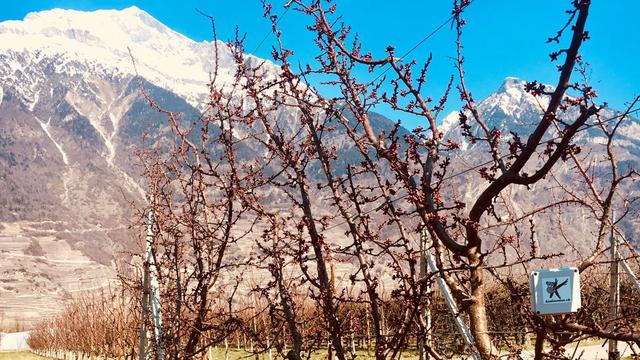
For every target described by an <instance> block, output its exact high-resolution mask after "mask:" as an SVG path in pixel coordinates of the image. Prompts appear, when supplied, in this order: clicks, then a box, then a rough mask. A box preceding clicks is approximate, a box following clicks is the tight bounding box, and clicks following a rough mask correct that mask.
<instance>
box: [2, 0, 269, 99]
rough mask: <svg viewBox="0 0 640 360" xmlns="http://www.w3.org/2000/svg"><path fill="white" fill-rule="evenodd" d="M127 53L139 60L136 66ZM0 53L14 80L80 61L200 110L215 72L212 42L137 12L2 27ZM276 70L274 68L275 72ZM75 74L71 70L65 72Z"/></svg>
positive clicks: (47, 14)
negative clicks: (44, 65)
mask: <svg viewBox="0 0 640 360" xmlns="http://www.w3.org/2000/svg"><path fill="white" fill-rule="evenodd" d="M218 45H219V46H218V49H219V53H220V59H219V65H220V73H219V75H218V78H219V79H220V81H221V83H224V84H229V83H231V81H232V79H233V78H232V77H233V71H234V69H233V66H232V63H233V58H232V56H231V54H230V53H229V49H228V48H227V46H226V45H225V44H224V43H222V42H219V43H218ZM129 50H130V51H131V54H132V55H133V58H134V59H135V68H134V62H133V61H132V58H131V56H130V54H129ZM0 52H2V53H12V54H13V55H14V59H12V60H11V61H9V62H8V65H9V66H10V67H11V69H12V70H13V72H14V76H16V75H15V74H17V72H18V71H23V70H24V68H25V67H27V66H28V62H24V61H21V59H24V58H25V57H27V58H28V57H29V56H28V55H26V54H30V55H31V56H34V57H35V58H42V57H49V58H58V59H59V62H60V64H59V65H58V66H59V67H60V68H64V67H65V66H64V65H65V64H66V63H69V62H74V61H79V62H80V63H83V64H84V65H86V66H87V67H89V68H95V70H96V71H99V72H105V71H106V72H110V73H113V74H115V75H120V76H124V75H132V74H135V71H136V69H137V71H138V74H139V75H140V76H142V77H144V78H146V79H147V80H149V81H150V82H151V83H154V84H155V85H157V86H161V87H163V88H165V89H169V90H171V91H173V92H174V93H176V94H178V95H180V96H181V97H183V98H184V99H186V100H187V101H188V102H189V103H190V104H192V105H194V106H196V107H199V106H200V105H201V104H203V103H204V102H203V101H202V100H203V97H204V96H206V92H207V82H208V80H209V73H210V71H211V69H212V64H213V54H214V47H213V43H212V42H207V41H203V42H196V41H193V40H191V39H189V38H187V37H185V36H184V35H181V34H179V33H177V32H175V31H173V30H171V29H170V28H168V27H167V26H165V25H164V24H162V23H160V22H159V21H158V20H156V19H154V18H153V17H152V16H150V15H149V14H148V13H146V12H144V11H142V10H140V9H139V8H137V7H135V6H133V7H129V8H126V9H124V10H98V11H93V12H83V11H75V10H61V9H53V10H48V11H41V12H35V13H30V14H28V15H27V16H26V17H25V19H24V20H18V21H13V20H12V21H4V22H1V23H0ZM274 69H275V68H274ZM65 70H66V71H68V72H73V69H69V68H67V69H65Z"/></svg>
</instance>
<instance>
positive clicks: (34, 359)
mask: <svg viewBox="0 0 640 360" xmlns="http://www.w3.org/2000/svg"><path fill="white" fill-rule="evenodd" d="M46 359H49V358H46V357H42V356H39V355H36V354H33V353H30V352H27V351H20V352H15V351H8V352H3V351H0V360H46Z"/></svg>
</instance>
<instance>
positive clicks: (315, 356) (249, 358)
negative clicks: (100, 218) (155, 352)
mask: <svg viewBox="0 0 640 360" xmlns="http://www.w3.org/2000/svg"><path fill="white" fill-rule="evenodd" d="M356 353H357V357H356V358H357V359H363V360H364V359H373V358H374V354H373V350H372V351H370V352H369V353H368V354H367V351H366V350H357V351H356ZM305 355H306V354H303V358H306V356H305ZM211 357H212V359H214V360H224V359H225V350H224V347H215V348H213V349H212V351H211ZM259 358H260V360H268V359H269V353H268V352H267V353H263V354H260V355H259ZM272 358H273V359H276V358H278V359H280V360H281V359H282V357H278V356H277V355H276V351H275V350H273V353H272ZM255 359H256V357H255V355H253V354H251V353H249V352H247V351H244V350H237V349H235V348H233V349H231V348H230V349H229V360H255ZM325 359H327V352H326V351H322V352H320V351H316V352H314V353H312V354H311V360H325ZM415 359H418V353H417V352H416V351H406V352H403V353H402V360H415ZM0 360H2V359H1V358H0Z"/></svg>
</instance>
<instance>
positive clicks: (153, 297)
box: [146, 196, 164, 360]
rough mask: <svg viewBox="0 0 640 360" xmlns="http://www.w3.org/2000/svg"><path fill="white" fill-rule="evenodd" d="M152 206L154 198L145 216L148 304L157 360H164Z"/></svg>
mask: <svg viewBox="0 0 640 360" xmlns="http://www.w3.org/2000/svg"><path fill="white" fill-rule="evenodd" d="M153 205H154V198H153V196H151V201H150V206H149V212H148V214H147V238H146V245H147V246H146V247H147V249H146V250H147V263H148V264H149V300H150V301H149V302H150V304H151V317H152V320H153V331H154V335H155V337H156V344H157V345H158V359H160V360H162V359H163V358H164V344H163V342H162V316H161V315H162V314H161V309H160V287H159V285H158V276H157V271H158V268H157V266H156V264H155V261H154V257H153V241H154V234H153V220H154V214H153Z"/></svg>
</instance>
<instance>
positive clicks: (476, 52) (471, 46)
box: [0, 0, 640, 127]
mask: <svg viewBox="0 0 640 360" xmlns="http://www.w3.org/2000/svg"><path fill="white" fill-rule="evenodd" d="M336 1H337V3H338V10H337V11H338V13H339V14H341V15H342V16H343V18H344V20H345V22H347V23H349V24H351V26H352V28H353V29H354V31H357V32H358V33H359V34H360V37H361V40H362V41H363V48H364V49H366V50H368V51H372V52H373V53H374V54H383V50H384V49H385V48H386V46H387V45H390V44H393V45H394V46H395V47H396V49H398V50H397V52H398V53H399V54H400V53H404V52H405V51H406V50H408V49H410V48H411V47H413V45H415V44H416V43H417V42H418V41H420V40H421V39H422V38H423V37H424V36H425V35H426V34H428V33H429V32H431V31H432V30H433V29H434V28H435V27H436V26H437V25H438V24H440V23H441V22H442V21H444V20H445V19H447V18H448V17H449V15H450V13H451V10H450V8H451V1H449V0H431V1H428V0H423V1H417V0H413V1H410V0H407V1H401V0H398V1H388V0H336ZM283 3H284V1H281V0H275V1H274V7H275V8H276V9H277V10H276V12H278V13H282V11H283V9H282V7H281V5H282V4H283ZM399 4H404V5H403V6H402V7H401V6H400V5H399ZM2 5H3V6H2V11H1V12H0V20H7V19H13V20H15V19H22V18H23V17H24V16H25V15H26V14H27V13H29V12H31V11H39V10H44V9H51V8H55V7H60V8H67V9H77V10H95V9H106V8H116V9H121V8H125V7H128V6H131V5H136V6H138V7H140V8H141V9H143V10H145V11H147V12H148V13H150V14H151V15H152V16H154V17H156V18H157V19H158V20H160V21H161V22H163V23H165V24H166V25H168V26H169V27H171V28H173V29H174V30H176V31H178V32H180V33H183V34H185V35H187V36H188V37H190V38H192V39H194V40H198V41H200V40H210V38H211V33H210V27H209V24H208V22H207V20H206V19H205V18H203V17H202V16H200V15H198V14H197V13H196V11H195V9H196V8H198V9H200V10H202V11H203V12H206V13H208V14H210V15H212V16H214V17H215V18H216V22H217V30H218V35H219V38H221V39H223V40H226V39H229V38H231V37H233V34H234V31H235V26H236V25H237V26H238V27H239V29H240V31H242V32H246V33H247V40H246V48H247V50H248V51H249V52H254V50H256V49H257V45H258V44H259V43H260V42H261V40H262V39H263V37H264V36H265V34H267V33H268V31H269V28H270V26H269V23H268V22H267V21H266V20H264V19H263V18H262V7H261V6H260V2H259V1H258V0H207V1H201V0H193V1H189V0H185V1H157V0H139V1H135V0H48V1H45V0H23V1H7V2H3V4H2ZM569 6H570V1H569V0H538V1H513V0H475V1H474V3H473V4H472V5H471V6H470V8H469V9H468V11H467V13H466V16H465V17H466V18H467V20H468V23H469V24H468V26H466V28H465V31H466V33H465V35H464V36H465V38H464V40H465V42H464V44H465V48H464V52H465V57H466V70H467V84H468V86H469V87H470V89H471V91H472V93H473V94H474V96H475V97H476V98H477V99H482V98H484V97H485V96H487V95H489V94H490V93H491V92H492V91H494V90H495V89H497V88H498V87H499V86H500V84H501V82H502V80H503V79H504V78H505V77H507V76H515V77H519V78H522V79H525V80H533V79H536V80H539V81H542V82H545V83H551V84H554V83H555V79H556V78H555V77H556V74H557V72H556V69H555V65H554V64H552V63H551V62H550V61H549V57H548V54H549V53H550V52H551V51H553V50H555V49H556V47H554V46H552V45H549V44H545V40H546V39H547V38H548V37H549V36H551V35H553V34H554V33H555V31H556V30H557V29H559V28H560V27H561V26H562V24H563V21H565V19H566V16H565V14H564V10H565V9H567V8H568V7H569ZM638 13H640V2H637V1H635V0H616V1H605V0H594V1H593V5H592V9H591V13H590V17H589V20H588V23H587V27H588V30H589V31H590V35H591V40H589V41H587V42H586V43H585V44H584V46H583V51H582V53H583V54H584V58H585V59H586V61H587V62H589V63H590V65H591V70H592V76H591V82H592V84H593V85H594V86H595V87H596V89H597V90H598V93H599V94H600V100H601V101H606V102H608V103H609V104H610V105H611V106H612V107H614V108H620V109H621V108H623V107H624V106H625V103H626V102H627V101H629V100H630V99H631V98H632V97H633V96H634V95H636V94H639V93H640V69H639V67H638V66H637V65H636V63H637V62H638V61H640V48H639V47H638V46H637V45H638V42H639V41H640V22H639V21H638ZM308 20H309V19H307V18H305V17H304V16H303V15H301V14H299V13H297V12H295V11H289V12H287V14H286V16H284V18H283V19H282V21H281V24H280V25H281V27H282V29H283V31H284V39H285V41H286V43H287V45H288V46H289V47H290V48H291V49H293V50H294V51H295V57H296V59H297V60H299V61H301V62H306V61H313V56H314V55H315V54H316V49H315V47H314V46H313V44H312V43H311V42H310V39H311V35H310V34H309V33H308V31H307V30H306V29H305V25H306V24H307V23H308ZM272 40H273V37H269V38H268V39H267V40H266V41H265V42H264V44H263V45H262V46H261V47H260V48H258V49H257V51H256V52H255V54H256V55H258V56H260V57H265V58H268V57H270V47H271V44H272V43H273V42H272ZM453 40H454V33H453V31H452V30H451V29H450V28H449V27H448V26H447V27H445V28H443V29H442V30H441V31H439V32H438V33H437V34H436V35H435V36H434V37H432V38H431V39H429V40H428V41H427V42H425V43H424V44H422V45H421V46H420V47H419V48H418V49H416V50H415V51H413V52H412V53H411V55H410V56H409V58H416V59H417V60H424V59H426V57H427V56H428V55H429V53H432V54H433V65H432V69H431V72H430V76H429V84H430V89H432V90H431V91H429V95H430V96H432V97H434V98H439V97H440V95H441V92H442V90H443V88H444V86H445V85H446V82H447V80H448V78H449V75H450V74H452V73H453V72H454V68H453V60H452V59H451V57H453V56H455V48H454V47H453ZM376 75H377V73H376ZM324 91H327V93H328V95H331V94H330V92H331V91H328V90H324ZM458 106H459V101H458V100H457V96H454V97H452V100H451V102H450V105H449V107H448V109H447V113H448V112H449V111H453V110H457V107H458ZM378 111H380V112H382V113H383V114H385V115H387V116H389V117H390V118H392V119H394V120H395V119H398V118H400V119H402V120H403V123H404V124H405V125H407V126H409V127H413V126H415V125H417V123H416V121H415V120H414V119H411V118H408V117H403V116H399V115H398V114H394V113H392V112H391V111H390V110H389V109H386V108H379V109H378Z"/></svg>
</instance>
